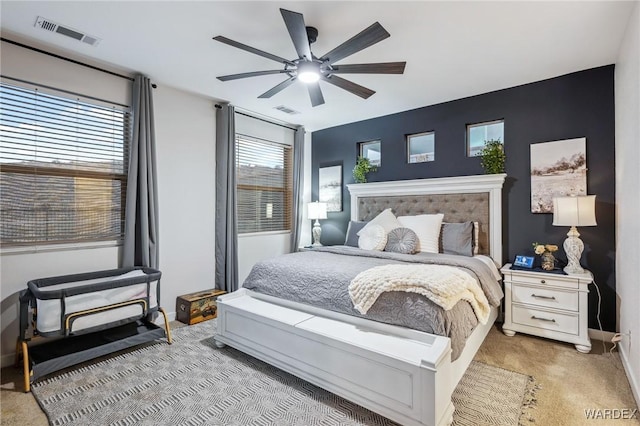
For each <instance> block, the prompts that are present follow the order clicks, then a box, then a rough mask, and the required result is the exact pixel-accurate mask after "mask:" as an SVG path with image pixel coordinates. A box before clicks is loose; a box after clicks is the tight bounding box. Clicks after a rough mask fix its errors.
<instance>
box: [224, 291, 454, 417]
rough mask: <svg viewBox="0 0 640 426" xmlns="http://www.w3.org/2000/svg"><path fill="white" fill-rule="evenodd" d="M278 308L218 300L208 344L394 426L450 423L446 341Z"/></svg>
mask: <svg viewBox="0 0 640 426" xmlns="http://www.w3.org/2000/svg"><path fill="white" fill-rule="evenodd" d="M286 305H287V303H284V306H283V304H281V303H274V301H273V300H271V299H270V298H268V297H267V298H265V297H264V296H260V295H257V294H255V293H252V292H251V291H248V290H245V289H241V290H239V291H236V292H234V293H231V294H229V295H225V296H222V297H220V298H219V299H218V331H217V334H216V335H215V340H216V343H218V344H228V345H229V346H232V347H234V348H236V349H238V350H240V351H242V352H245V353H247V354H250V355H252V356H254V357H256V358H258V359H261V360H263V361H265V362H267V363H269V364H271V365H274V366H276V367H278V368H281V369H282V370H285V371H287V372H289V373H291V374H294V375H295V376H298V377H300V378H302V379H304V380H307V381H308V382H310V383H313V384H315V385H317V386H320V387H322V388H324V389H326V390H328V391H330V392H333V393H335V394H337V395H340V396H342V397H344V398H346V399H348V400H350V401H353V402H355V403H357V404H359V405H361V406H363V407H366V408H368V409H370V410H372V411H374V412H376V413H379V414H381V415H383V416H385V417H388V418H389V419H391V420H394V421H396V422H398V423H400V424H403V425H430V426H434V425H445V424H449V423H451V421H452V418H453V404H452V402H451V394H452V392H453V388H454V387H455V384H454V383H453V378H452V377H453V374H452V369H451V346H450V340H449V339H448V338H446V337H441V336H434V335H430V334H426V333H421V332H417V331H414V330H407V329H405V328H402V327H396V326H390V325H386V324H380V323H373V322H371V321H367V320H363V319H361V318H357V317H350V316H347V315H342V314H337V313H327V314H326V315H320V314H319V313H318V312H314V310H313V309H310V310H300V309H296V308H294V307H292V306H291V304H289V306H286ZM323 312H327V311H323Z"/></svg>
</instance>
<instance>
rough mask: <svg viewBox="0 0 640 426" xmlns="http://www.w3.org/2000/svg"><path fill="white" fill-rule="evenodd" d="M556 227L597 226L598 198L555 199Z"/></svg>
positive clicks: (554, 221)
mask: <svg viewBox="0 0 640 426" xmlns="http://www.w3.org/2000/svg"><path fill="white" fill-rule="evenodd" d="M553 225H554V226H596V225H597V223H596V196H595V195H580V196H575V197H556V198H554V199H553Z"/></svg>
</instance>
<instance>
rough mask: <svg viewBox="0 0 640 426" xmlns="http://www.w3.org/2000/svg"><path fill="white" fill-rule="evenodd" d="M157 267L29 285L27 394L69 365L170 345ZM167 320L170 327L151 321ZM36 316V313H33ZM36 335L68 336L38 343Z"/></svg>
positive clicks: (24, 316)
mask: <svg viewBox="0 0 640 426" xmlns="http://www.w3.org/2000/svg"><path fill="white" fill-rule="evenodd" d="M161 275H162V273H161V272H160V271H158V270H156V269H152V268H144V267H135V268H122V269H111V270H106V271H98V272H89V273H83V274H74V275H65V276H58V277H50V278H40V279H36V280H32V281H29V282H28V283H27V287H28V288H27V290H24V291H23V292H21V294H20V341H19V343H20V345H19V348H18V354H19V352H20V351H22V356H23V363H24V373H25V390H26V391H29V389H30V384H31V383H33V382H34V381H35V380H37V379H38V378H40V377H42V376H44V375H46V374H49V373H51V372H54V371H57V370H60V369H62V368H66V367H68V366H71V365H74V364H78V363H80V362H84V361H86V360H89V359H92V358H95V357H98V356H102V355H105V354H107V353H111V352H114V351H117V350H121V349H125V348H127V347H130V346H133V345H138V344H140V343H144V342H148V341H151V340H155V339H158V338H162V337H165V336H166V337H167V340H168V341H169V343H171V334H170V330H169V323H168V320H167V316H166V313H165V312H164V310H163V309H162V308H161V307H160V306H159V302H158V301H159V300H160V277H161ZM156 312H161V313H162V314H163V316H164V322H165V329H166V332H165V330H164V329H162V328H161V327H158V326H157V325H155V324H154V323H153V322H152V319H153V317H154V315H155V313H156ZM30 313H31V315H30ZM33 336H41V337H63V339H55V340H53V339H51V341H48V342H44V343H41V344H39V345H33V346H32V347H31V348H30V347H29V345H28V342H29V341H30V340H31V338H32V337H33Z"/></svg>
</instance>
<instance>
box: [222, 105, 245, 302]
mask: <svg viewBox="0 0 640 426" xmlns="http://www.w3.org/2000/svg"><path fill="white" fill-rule="evenodd" d="M235 146H236V122H235V110H234V107H233V106H231V105H229V104H222V105H216V287H217V288H219V289H221V290H226V291H228V292H232V291H235V290H237V289H238V288H239V283H238V226H237V222H236V149H235Z"/></svg>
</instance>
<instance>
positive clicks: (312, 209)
mask: <svg viewBox="0 0 640 426" xmlns="http://www.w3.org/2000/svg"><path fill="white" fill-rule="evenodd" d="M307 206H308V214H309V219H326V218H327V203H319V202H317V201H316V202H315V203H309V204H308V205H307Z"/></svg>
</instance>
